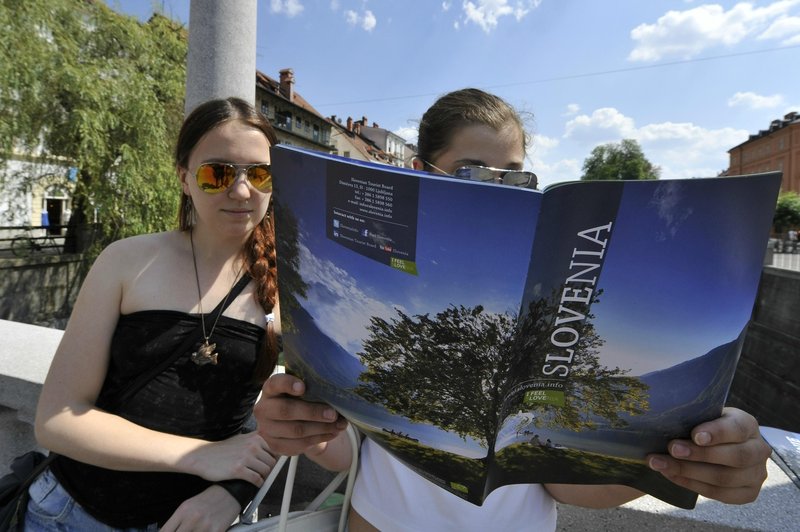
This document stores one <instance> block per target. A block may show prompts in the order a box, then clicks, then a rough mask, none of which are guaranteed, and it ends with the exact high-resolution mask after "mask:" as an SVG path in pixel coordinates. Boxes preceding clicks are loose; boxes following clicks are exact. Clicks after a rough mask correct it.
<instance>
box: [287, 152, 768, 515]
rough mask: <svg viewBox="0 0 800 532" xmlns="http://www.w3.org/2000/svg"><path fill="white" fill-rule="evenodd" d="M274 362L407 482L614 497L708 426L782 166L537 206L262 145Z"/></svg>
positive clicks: (548, 198) (628, 186)
mask: <svg viewBox="0 0 800 532" xmlns="http://www.w3.org/2000/svg"><path fill="white" fill-rule="evenodd" d="M272 165H273V170H274V173H275V195H274V199H275V203H276V205H275V208H276V232H277V239H278V260H279V264H278V277H279V279H280V290H279V292H280V303H281V313H282V323H283V329H284V330H283V333H284V346H285V357H286V363H287V366H288V368H289V370H290V371H291V372H293V373H295V374H297V375H298V376H300V377H301V378H303V379H304V380H305V381H306V384H307V390H308V393H307V394H306V395H307V398H309V399H311V400H317V401H324V402H327V403H329V404H331V405H332V406H334V407H335V408H336V409H337V410H338V411H340V412H341V413H342V414H343V415H345V416H346V417H347V418H348V419H349V420H350V421H351V422H352V423H354V424H355V425H356V426H357V427H358V428H359V429H360V430H362V431H363V432H364V433H365V434H366V435H367V436H368V437H370V438H372V439H373V440H375V441H376V442H377V443H379V444H380V445H382V446H383V447H384V448H386V449H387V450H388V451H389V452H391V453H392V454H393V455H394V456H396V457H397V458H399V459H400V460H402V461H403V462H404V463H406V464H407V465H409V466H410V467H411V468H412V469H414V470H415V471H417V472H418V473H419V474H421V475H424V476H425V477H426V478H428V479H429V480H431V481H433V482H435V483H436V484H438V485H440V486H442V487H443V488H444V489H447V490H449V491H451V492H453V493H455V494H457V495H459V496H461V497H463V498H465V499H466V500H469V501H471V502H473V503H475V504H481V503H482V502H483V500H484V499H485V497H486V496H487V495H488V494H489V493H490V492H491V491H492V490H494V489H496V488H498V487H500V486H503V485H506V484H514V483H546V482H554V483H573V484H626V485H629V486H633V487H635V488H637V489H639V490H642V491H645V492H647V493H650V494H652V495H654V496H656V497H658V498H661V499H663V500H665V501H667V502H670V503H672V504H675V505H677V506H681V507H685V508H691V507H693V506H694V504H695V500H696V494H694V493H692V492H689V491H687V490H685V489H683V488H680V487H678V486H676V485H674V484H672V483H671V482H669V481H667V480H666V479H664V478H663V477H662V476H661V475H660V474H658V473H655V472H653V471H651V470H650V469H649V468H648V467H647V465H646V463H645V460H644V458H645V456H646V455H647V454H648V453H652V452H657V453H663V452H665V450H666V445H667V442H668V441H669V440H671V439H673V438H685V437H687V436H688V434H689V432H690V431H691V429H692V428H693V427H694V426H696V425H697V424H699V423H701V422H704V421H707V420H710V419H714V418H716V417H719V415H720V413H721V410H722V406H723V403H724V401H725V397H726V395H727V392H728V388H729V386H730V383H731V380H732V378H733V373H734V370H735V368H736V363H737V360H738V357H739V353H740V351H741V346H742V342H743V340H744V334H745V331H746V328H747V324H748V321H749V319H750V313H751V310H752V306H753V302H754V299H755V295H756V291H757V287H758V281H759V278H760V273H761V268H762V261H763V257H764V252H765V249H766V241H767V237H768V233H769V229H770V226H771V221H772V214H773V211H774V207H775V201H776V197H777V194H778V190H779V187H780V174H779V173H770V174H761V175H753V176H746V177H725V178H708V179H683V180H658V181H627V182H621V181H616V182H574V183H563V184H559V185H556V186H553V187H549V188H548V189H547V190H546V191H545V192H540V191H534V190H529V189H521V188H514V187H507V186H500V185H491V184H486V183H476V182H471V181H464V180H458V179H453V178H449V177H444V176H435V175H430V174H425V173H421V172H415V171H413V170H407V169H402V168H393V167H389V166H380V165H374V164H370V163H361V162H358V161H352V160H349V159H342V158H338V157H335V156H329V155H325V154H320V153H316V152H310V151H305V150H301V149H298V148H293V147H284V146H278V147H276V148H274V149H273V151H272Z"/></svg>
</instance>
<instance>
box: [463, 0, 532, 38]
mask: <svg viewBox="0 0 800 532" xmlns="http://www.w3.org/2000/svg"><path fill="white" fill-rule="evenodd" d="M541 3H542V0H525V1H522V0H517V1H516V2H514V3H513V5H512V3H511V2H509V0H475V1H474V2H472V1H469V0H465V1H464V2H463V4H462V9H463V12H464V24H468V23H472V24H475V25H477V26H479V27H480V28H481V29H482V30H483V31H484V32H485V33H487V34H488V33H491V32H492V30H494V29H495V28H496V27H497V24H498V23H499V21H500V19H501V18H503V17H509V16H510V17H514V19H515V20H516V21H517V22H519V21H520V20H522V19H523V18H525V16H526V15H527V14H528V13H530V12H531V11H532V10H534V9H536V8H537V7H539V4H541Z"/></svg>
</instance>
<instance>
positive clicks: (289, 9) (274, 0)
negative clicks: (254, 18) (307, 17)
mask: <svg viewBox="0 0 800 532" xmlns="http://www.w3.org/2000/svg"><path fill="white" fill-rule="evenodd" d="M304 9H305V7H303V4H302V3H300V0H271V1H270V11H272V12H273V13H277V14H280V15H286V16H287V17H289V18H293V17H296V16H297V15H299V14H300V13H302V12H303V10H304Z"/></svg>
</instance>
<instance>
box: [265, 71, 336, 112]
mask: <svg viewBox="0 0 800 532" xmlns="http://www.w3.org/2000/svg"><path fill="white" fill-rule="evenodd" d="M256 86H257V87H261V88H262V89H264V90H265V91H267V92H269V93H271V94H274V95H275V96H277V97H278V98H281V99H282V100H284V101H286V102H288V103H291V104H293V105H296V106H297V107H300V108H301V109H304V110H306V111H308V112H309V113H311V114H313V115H315V116H318V117H319V118H321V119H322V120H325V119H326V118H325V117H324V116H322V115H321V114H320V113H319V111H317V110H316V109H314V107H313V106H312V105H311V104H310V103H308V102H307V101H306V99H305V98H303V97H302V96H300V93H298V92H297V91H294V99H293V100H292V101H289V99H288V98H286V96H284V95H283V94H281V90H280V88H281V84H280V82H278V81H275V80H274V79H272V78H271V77H269V76H267V75H266V74H264V73H263V72H261V71H260V70H256Z"/></svg>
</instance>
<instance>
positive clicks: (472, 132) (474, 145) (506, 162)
mask: <svg viewBox="0 0 800 532" xmlns="http://www.w3.org/2000/svg"><path fill="white" fill-rule="evenodd" d="M437 159H439V160H440V161H441V162H445V161H446V162H447V163H454V164H462V165H463V164H476V163H480V164H484V165H486V166H493V167H496V168H509V167H521V165H522V163H523V161H524V159H525V149H524V147H523V134H522V131H520V129H519V127H518V126H516V125H511V124H509V125H507V126H504V127H503V128H502V129H500V130H496V129H494V128H492V127H490V126H487V125H483V124H474V125H469V126H464V127H462V128H459V129H458V130H457V131H455V132H454V133H453V136H452V137H451V138H450V142H449V144H448V145H447V147H446V148H445V149H444V150H443V151H442V153H441V154H440V155H439V157H437ZM434 163H435V161H434Z"/></svg>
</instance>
